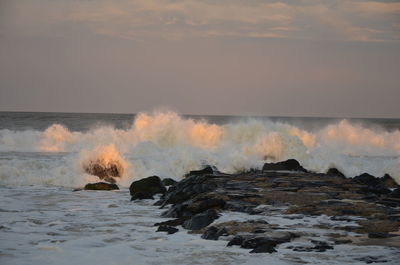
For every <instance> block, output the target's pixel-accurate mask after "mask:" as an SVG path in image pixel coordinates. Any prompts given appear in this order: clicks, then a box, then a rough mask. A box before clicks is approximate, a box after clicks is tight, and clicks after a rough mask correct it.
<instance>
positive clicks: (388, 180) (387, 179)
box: [380, 174, 399, 189]
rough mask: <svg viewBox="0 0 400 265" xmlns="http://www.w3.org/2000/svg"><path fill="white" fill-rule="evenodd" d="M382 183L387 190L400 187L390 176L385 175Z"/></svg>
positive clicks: (381, 180)
mask: <svg viewBox="0 0 400 265" xmlns="http://www.w3.org/2000/svg"><path fill="white" fill-rule="evenodd" d="M380 182H381V184H382V186H384V187H385V188H390V189H393V188H398V187H399V185H398V184H397V183H396V181H395V180H394V179H393V178H392V177H391V176H390V175H388V174H385V175H384V176H383V178H381V179H380Z"/></svg>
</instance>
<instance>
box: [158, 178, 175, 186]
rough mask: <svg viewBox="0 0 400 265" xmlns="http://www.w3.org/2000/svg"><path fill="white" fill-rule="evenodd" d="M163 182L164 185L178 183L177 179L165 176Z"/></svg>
mask: <svg viewBox="0 0 400 265" xmlns="http://www.w3.org/2000/svg"><path fill="white" fill-rule="evenodd" d="M161 183H162V184H163V185H164V186H172V185H175V184H176V183H178V182H177V181H176V180H174V179H171V178H165V179H163V180H162V181H161Z"/></svg>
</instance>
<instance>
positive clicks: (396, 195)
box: [388, 188, 400, 198]
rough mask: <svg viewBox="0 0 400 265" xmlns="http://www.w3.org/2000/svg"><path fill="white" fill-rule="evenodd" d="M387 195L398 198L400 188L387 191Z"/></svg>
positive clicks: (399, 196)
mask: <svg viewBox="0 0 400 265" xmlns="http://www.w3.org/2000/svg"><path fill="white" fill-rule="evenodd" d="M388 196H389V197H392V198H400V188H397V189H395V190H394V191H392V192H391V193H389V194H388Z"/></svg>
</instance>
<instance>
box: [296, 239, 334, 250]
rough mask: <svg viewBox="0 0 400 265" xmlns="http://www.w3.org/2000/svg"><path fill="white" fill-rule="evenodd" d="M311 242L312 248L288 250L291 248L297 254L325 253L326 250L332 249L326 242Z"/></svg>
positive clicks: (303, 247)
mask: <svg viewBox="0 0 400 265" xmlns="http://www.w3.org/2000/svg"><path fill="white" fill-rule="evenodd" d="M311 242H312V243H314V246H312V247H305V246H299V247H290V248H292V249H293V251H298V252H325V251H326V250H328V249H333V246H332V245H329V244H328V243H327V242H323V241H316V240H311Z"/></svg>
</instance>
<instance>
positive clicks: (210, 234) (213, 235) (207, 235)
mask: <svg viewBox="0 0 400 265" xmlns="http://www.w3.org/2000/svg"><path fill="white" fill-rule="evenodd" d="M226 235H228V232H227V231H226V229H225V228H220V229H218V228H217V227H215V226H211V227H210V228H208V229H207V230H206V231H205V232H204V234H203V235H202V236H201V238H203V239H208V240H218V238H219V237H220V236H226Z"/></svg>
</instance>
